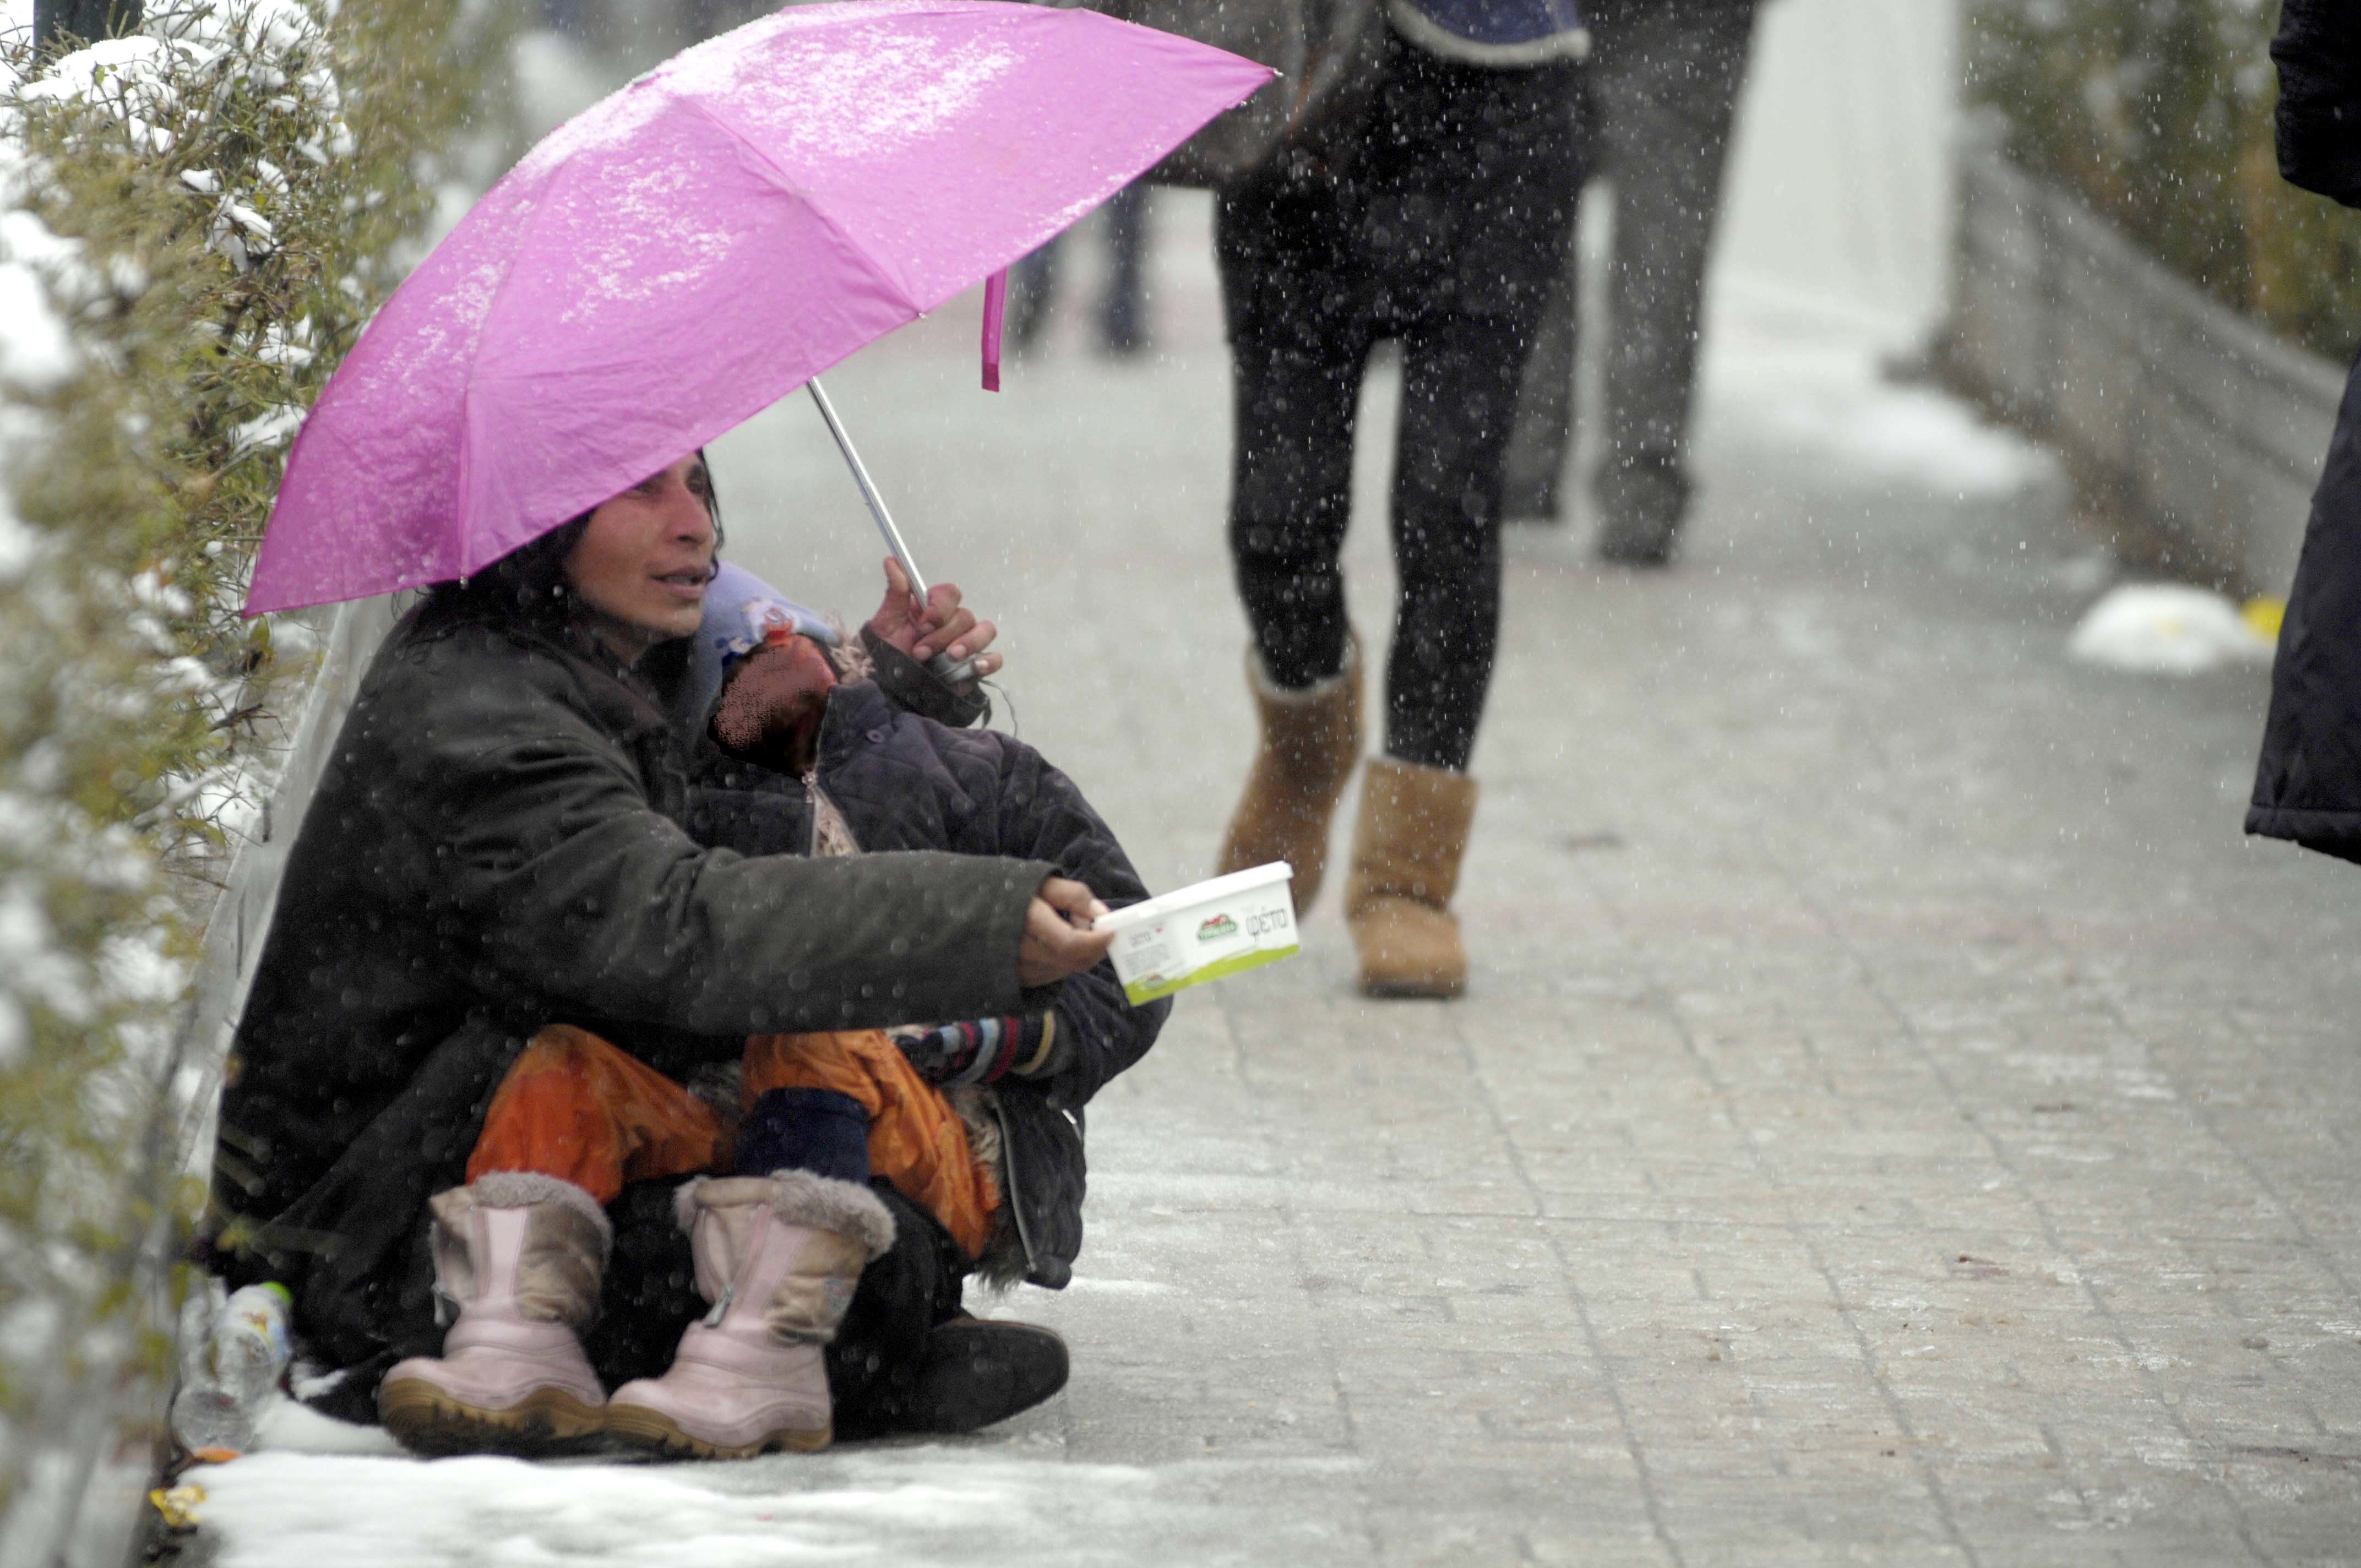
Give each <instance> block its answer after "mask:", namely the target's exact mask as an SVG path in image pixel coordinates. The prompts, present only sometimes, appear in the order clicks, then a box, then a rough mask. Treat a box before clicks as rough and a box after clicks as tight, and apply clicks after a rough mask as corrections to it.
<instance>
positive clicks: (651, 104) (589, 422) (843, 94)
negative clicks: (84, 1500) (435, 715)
mask: <svg viewBox="0 0 2361 1568" xmlns="http://www.w3.org/2000/svg"><path fill="white" fill-rule="evenodd" d="M1271 74H1272V73H1271V72H1270V71H1268V69H1266V68H1265V67H1263V66H1260V65H1257V64H1255V63H1253V62H1252V61H1249V60H1241V59H1239V58H1238V57H1237V56H1235V55H1232V54H1227V53H1224V52H1223V51H1222V50H1220V49H1211V48H1208V47H1207V46H1205V45H1202V44H1198V43H1194V42H1191V41H1190V40H1188V39H1184V38H1175V37H1173V36H1171V35H1170V34H1168V33H1160V32H1157V31H1154V30H1152V29H1149V28H1146V27H1133V26H1131V25H1129V24H1127V23H1123V22H1117V21H1115V20H1112V19H1111V18H1109V17H1106V16H1099V15H1097V14H1095V13H1093V12H1088V11H1068V10H1060V9H1054V8H1051V7H1047V6H1036V5H1017V4H1010V3H1008V0H862V3H856V4H848V5H814V6H806V7H795V8H790V9H788V10H786V11H783V12H781V13H779V14H778V15H776V16H768V17H764V18H763V19H762V20H760V21H757V22H753V23H751V24H749V25H748V26H746V27H741V28H739V29H737V30H736V31H735V32H731V33H728V34H725V35H723V36H722V37H720V38H714V39H712V40H711V41H709V42H708V43H705V44H701V45H699V46H698V47H697V48H695V49H689V50H687V51H686V52H685V53H683V54H680V55H678V56H676V57H675V58H674V59H673V60H669V61H667V62H666V63H665V64H664V65H662V66H660V67H658V68H657V69H656V70H654V71H651V72H649V73H648V74H647V75H645V76H642V77H641V78H640V79H639V80H638V81H636V82H632V83H631V85H630V86H628V87H626V88H624V89H623V90H622V91H621V92H620V93H615V94H614V95H613V96H611V97H609V98H608V99H606V100H605V101H603V102H602V103H599V104H597V105H595V106H594V107H592V108H590V109H588V111H586V112H584V113H583V114H581V115H577V116H576V117H575V118H574V119H573V120H571V121H568V122H567V123H566V125H564V126H560V127H559V128H558V129H557V130H556V131H555V132H553V133H552V134H551V135H550V136H549V137H547V138H546V139H545V140H544V141H543V142H542V143H541V145H540V146H538V147H536V148H533V151H532V152H531V153H529V154H527V155H526V157H525V158H524V159H523V160H522V162H520V163H519V164H518V165H517V167H516V168H515V169H514V170H511V171H510V173H509V174H508V176H507V177H506V178H505V179H503V180H501V181H500V183H499V184H498V185H495V186H494V187H493V188H492V189H491V191H490V192H489V193H488V194H487V195H486V196H485V197H484V199H483V200H482V201H480V202H478V203H477V204H476V206H475V208H474V210H473V211H471V212H470V213H469V214H467V217H466V218H465V219H463V220H462V221H461V222H460V224H459V225H458V227H457V228H456V229H454V230H453V231H452V232H451V234H450V236H448V237H447V238H445V240H444V241H443V243H442V244H441V245H440V246H438V247H435V249H434V254H432V255H431V256H429V257H428V258H426V260H425V261H424V262H423V263H422V264H421V265H420V266H419V268H418V269H417V270H416V271H415V272H413V273H412V275H411V276H410V277H409V279H407V280H405V281H404V282H403V283H402V285H401V287H400V288H399V289H397V290H395V291H394V293H393V297H392V298H391V299H390V300H388V301H387V302H386V305H385V309H384V310H383V311H382V312H380V313H379V315H378V318H377V319H376V320H375V321H374V322H372V323H370V325H369V327H368V331H367V332H365V333H364V334H362V335H361V339H360V341H359V342H358V343H357V345H355V346H354V348H353V351H352V353H351V354H350V355H349V356H346V360H345V363H344V364H343V365H342V366H341V367H338V369H337V371H336V374H335V376H334V377H333V378H330V380H329V383H328V385H327V387H326V389H324V391H323V392H322V393H321V396H320V400H319V401H318V403H317V404H316V405H315V406H314V407H313V411H312V413H311V416H310V417H309V418H308V419H307V420H306V421H305V422H304V425H303V429H302V433H300V434H299V435H298V436H297V437H296V440H295V444H294V447H293V450H292V451H291V452H290V454H289V455H288V460H287V472H286V476H285V477H284V478H283V479H282V480H281V481H280V488H279V496H278V499H277V502H276V504H275V505H274V506H273V508H272V510H271V516H270V524H269V529H268V531H267V532H266V533H265V535H264V537H263V542H262V548H261V551H260V553H259V554H258V557H257V559H256V561H255V567H254V580H253V585H252V587H251V588H250V590H249V591H248V593H247V602H246V609H247V614H249V615H259V614H263V613H265V612H268V611H270V610H280V609H295V608H297V607H300V606H303V605H313V604H327V603H333V602H335V601H337V600H340V599H350V598H364V597H366V596H368V595H371V594H379V593H386V592H389V591H390V590H392V589H395V588H401V587H416V586H418V585H420V584H423V583H432V582H440V581H443V580H445V579H447V578H451V577H458V576H467V575H469V574H471V573H474V572H477V571H479V570H481V569H482V568H483V567H484V566H486V565H489V564H490V563H492V562H493V561H496V560H498V559H499V558H500V557H501V556H502V555H505V554H508V553H509V552H510V551H511V550H513V549H515V548H516V547H517V546H518V545H520V544H523V543H527V542H529V541H531V540H533V539H535V538H537V537H539V536H540V535H541V534H543V533H545V532H548V531H549V530H550V529H552V528H555V527H556V526H557V525H558V524H560V523H562V522H564V521H566V520H567V519H568V518H572V517H577V516H579V515H580V514H581V513H582V512H584V511H586V510H588V509H589V508H591V507H593V506H596V505H597V504H598V502H600V501H602V500H605V499H607V498H608V497H609V496H612V495H615V494H616V493H618V492H619V491H621V490H623V489H626V488H629V487H630V486H631V485H634V484H636V483H638V482H639V481H640V480H641V479H642V478H643V477H646V476H647V475H648V474H650V473H652V472H653V471H654V470H656V469H657V468H660V467H662V466H664V464H666V463H669V462H672V461H673V460H675V458H677V457H679V456H680V455H681V454H683V453H685V452H688V451H691V450H694V449H695V448H697V447H698V446H701V445H703V444H705V443H706V442H707V441H708V440H710V439H712V438H713V437H714V436H716V435H719V434H720V433H722V432H723V431H726V430H728V429H730V427H731V426H733V425H735V424H738V423H740V422H742V421H743V420H745V419H747V418H748V417H749V416H751V415H752V414H754V413H756V412H757V411H761V410H762V409H763V408H765V407H767V406H769V405H770V404H771V403H773V402H775V401H776V400H778V399H780V398H781V397H784V396H785V394H786V393H788V392H790V391H792V390H794V389H795V388H796V387H797V386H799V385H801V384H802V383H803V382H805V381H806V380H807V379H809V378H811V377H813V376H815V375H817V374H818V372H819V371H821V370H824V369H826V368H827V367H829V366H830V365H833V364H835V363H836V362H837V361H838V360H840V359H841V358H843V357H844V356H847V355H849V354H851V353H852V352H853V351H854V350H856V349H858V348H860V347H861V346H862V345H863V344H866V343H869V342H871V341H872V340H873V339H875V338H877V337H879V336H882V335H883V334H885V333H888V332H891V331H892V330H893V329H894V328H895V327H897V326H900V325H902V324H904V323H906V322H909V321H911V320H913V319H915V318H916V317H917V316H918V315H919V314H920V313H924V312H926V311H928V310H931V309H932V308H934V307H935V306H936V305H939V304H940V303H942V302H944V301H946V300H948V299H950V297H951V296H952V295H954V294H957V293H958V292H960V291H961V290H963V289H966V288H968V287H970V286H971V285H972V284H973V283H974V282H975V281H976V280H978V279H981V278H983V277H984V276H986V275H987V274H990V273H992V272H994V271H996V270H998V269H1001V268H1003V267H1005V266H1006V265H1007V264H1008V263H1009V262H1011V261H1013V260H1015V259H1016V258H1017V257H1019V256H1022V255H1024V254H1025V253H1026V252H1027V251H1029V250H1031V249H1033V248H1034V247H1037V246H1038V245H1039V244H1040V243H1041V242H1042V241H1044V240H1045V239H1047V238H1049V236H1051V235H1053V234H1056V233H1057V232H1058V231H1059V230H1060V229H1062V228H1064V227H1066V226H1067V225H1070V224H1071V223H1072V222H1073V221H1074V220H1075V219H1077V218H1079V217H1081V216H1082V214H1084V213H1087V212H1088V211H1090V210H1091V208H1093V206H1095V205H1097V204H1098V203H1100V202H1103V201H1104V200H1105V199H1106V198H1107V197H1108V196H1110V195H1112V194H1114V193H1115V192H1116V191H1118V190H1120V189H1121V188H1122V187H1123V186H1124V185H1125V184H1126V183H1128V182H1129V181H1131V180H1132V179H1134V178H1135V177H1136V176H1137V175H1138V174H1139V173H1140V172H1141V171H1143V170H1146V169H1148V167H1150V166H1151V165H1153V164H1154V163H1155V162H1156V161H1157V160H1158V159H1160V158H1162V157H1163V156H1164V155H1165V154H1166V153H1167V152H1170V150H1171V149H1172V148H1175V147H1177V146H1179V145H1180V143H1181V142H1182V141H1184V140H1186V139H1187V138H1188V137H1189V136H1190V135H1191V134H1192V133H1193V132H1195V131H1196V130H1197V129H1198V128H1199V127H1200V126H1202V125H1203V124H1204V123H1205V122H1206V121H1208V120H1210V119H1211V118H1213V115H1217V114H1219V113H1220V112H1222V111H1223V110H1224V109H1226V108H1228V107H1230V106H1231V105H1233V104H1237V103H1240V102H1242V101H1243V100H1244V99H1246V97H1247V96H1248V95H1249V94H1251V93H1253V92H1254V91H1255V89H1256V88H1257V87H1259V86H1261V85H1262V84H1263V83H1264V82H1267V81H1268V80H1269V79H1270V76H1271Z"/></svg>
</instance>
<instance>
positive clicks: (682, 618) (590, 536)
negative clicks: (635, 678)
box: [566, 453, 714, 652]
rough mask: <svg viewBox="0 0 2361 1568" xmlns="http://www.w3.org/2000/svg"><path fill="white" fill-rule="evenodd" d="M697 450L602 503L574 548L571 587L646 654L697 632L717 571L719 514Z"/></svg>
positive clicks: (568, 571)
mask: <svg viewBox="0 0 2361 1568" xmlns="http://www.w3.org/2000/svg"><path fill="white" fill-rule="evenodd" d="M710 491H711V485H710V482H709V481H708V478H707V477H706V472H705V459H704V458H703V457H701V456H699V455H696V454H693V453H692V454H691V455H688V456H686V457H684V458H682V459H681V460H680V461H679V462H677V463H675V464H673V465H672V466H670V467H668V468H664V469H660V470H659V471H657V472H656V473H653V474H651V475H649V476H648V477H646V478H644V479H642V480H641V481H640V482H639V483H638V484H636V485H633V486H632V487H631V488H630V489H628V490H625V491H624V492H623V493H622V494H621V495H620V496H616V497H614V498H612V499H609V500H607V501H605V502H603V503H601V504H600V506H599V507H598V510H596V511H594V512H592V513H591V514H590V521H589V524H588V526H587V527H586V528H584V529H583V531H582V538H581V540H580V541H579V542H578V543H576V545H575V546H574V550H573V553H572V554H569V555H567V556H566V587H569V588H571V589H572V590H573V591H574V594H575V597H576V598H578V599H579V600H580V601H581V602H582V603H583V604H584V605H585V606H586V607H588V609H591V610H592V611H594V612H596V614H597V615H598V617H599V619H600V620H604V621H606V622H608V623H609V627H610V628H611V629H612V630H617V631H620V632H622V633H624V634H625V640H626V641H634V640H635V641H637V642H638V643H639V644H640V647H639V650H638V651H641V652H643V651H644V650H645V649H646V648H648V647H652V646H653V645H654V644H655V643H658V642H663V641H669V640H671V639H672V638H675V637H687V636H691V635H693V634H694V633H695V632H696V630H697V622H698V621H699V620H701V619H702V618H703V616H704V613H705V585H706V583H707V581H708V579H710V578H711V577H712V576H713V543H714V540H713V514H712V513H711V512H710V511H708V510H706V498H707V496H708V494H709V493H710Z"/></svg>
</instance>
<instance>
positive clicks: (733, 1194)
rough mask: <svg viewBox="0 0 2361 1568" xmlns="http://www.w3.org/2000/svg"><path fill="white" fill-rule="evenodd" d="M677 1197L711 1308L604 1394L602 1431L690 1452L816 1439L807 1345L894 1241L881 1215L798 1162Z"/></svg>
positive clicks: (712, 1455) (716, 1453) (715, 1454)
mask: <svg viewBox="0 0 2361 1568" xmlns="http://www.w3.org/2000/svg"><path fill="white" fill-rule="evenodd" d="M677 1201H678V1204H679V1207H678V1211H677V1212H678V1214H679V1217H680V1225H681V1229H683V1230H685V1231H686V1232H687V1233H688V1237H689V1248H690V1251H691V1253H692V1255H694V1256H695V1258H696V1260H697V1293H698V1294H699V1295H701V1296H703V1297H704V1298H705V1299H707V1300H708V1301H710V1302H711V1303H713V1310H712V1311H710V1312H708V1313H707V1314H706V1315H705V1318H704V1321H701V1322H695V1323H691V1324H689V1326H688V1332H686V1333H684V1334H682V1335H681V1336H680V1349H679V1350H677V1351H675V1353H674V1354H673V1361H672V1370H671V1371H669V1372H667V1373H665V1374H664V1376H661V1377H643V1378H641V1379H640V1380H639V1381H638V1382H635V1383H626V1384H624V1385H623V1386H622V1387H620V1388H618V1389H616V1390H615V1397H614V1398H612V1399H610V1400H609V1401H608V1402H607V1431H609V1434H610V1435H612V1436H614V1437H617V1438H620V1439H621V1440H622V1441H624V1442H631V1443H635V1444H638V1445H639V1446H641V1447H642V1448H653V1449H655V1450H658V1451H659V1452H662V1453H680V1454H693V1455H695V1456H697V1457H698V1458H701V1459H749V1458H752V1456H753V1455H755V1454H757V1453H763V1451H764V1450H766V1449H773V1448H785V1449H793V1450H797V1451H803V1452H808V1451H810V1450H813V1449H819V1448H826V1447H827V1446H828V1444H829V1439H830V1438H831V1437H833V1436H834V1426H833V1422H832V1420H831V1418H832V1414H833V1409H832V1407H831V1406H830V1404H829V1394H828V1368H827V1367H826V1366H825V1365H822V1363H821V1360H820V1350H821V1347H822V1346H824V1345H826V1344H827V1343H828V1342H829V1340H831V1339H833V1338H835V1337H836V1326H837V1324H838V1323H840V1322H841V1321H843V1319H844V1311H845V1309H846V1308H847V1307H849V1306H851V1304H852V1292H853V1288H854V1287H855V1286H856V1285H858V1284H859V1283H860V1280H861V1271H862V1269H864V1268H866V1267H867V1266H869V1262H870V1260H871V1259H872V1258H873V1257H876V1256H877V1255H879V1254H881V1253H883V1252H884V1251H885V1249H886V1248H888V1247H890V1246H892V1245H894V1216H893V1214H892V1213H891V1212H888V1211H887V1209H886V1207H885V1205H884V1203H882V1202H880V1201H878V1198H877V1194H875V1193H874V1192H872V1191H870V1190H869V1189H868V1188H866V1187H861V1186H856V1185H855V1184H853V1183H852V1182H850V1181H838V1180H834V1179H830V1178H829V1177H825V1176H815V1175H814V1174H812V1173H811V1172H810V1171H807V1170H782V1171H778V1172H776V1173H774V1174H773V1175H770V1176H730V1177H709V1178H705V1179H699V1180H697V1181H692V1182H690V1183H688V1184H687V1185H686V1186H685V1187H683V1188H682V1189H681V1190H680V1196H679V1199H678V1200H677Z"/></svg>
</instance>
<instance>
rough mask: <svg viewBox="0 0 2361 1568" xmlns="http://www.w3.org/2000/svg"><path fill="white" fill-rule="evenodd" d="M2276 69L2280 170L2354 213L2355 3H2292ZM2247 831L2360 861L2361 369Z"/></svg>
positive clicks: (2274, 695)
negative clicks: (2351, 208) (2288, 840)
mask: <svg viewBox="0 0 2361 1568" xmlns="http://www.w3.org/2000/svg"><path fill="white" fill-rule="evenodd" d="M2271 58H2272V59H2273V60H2277V61H2278V62H2279V172H2280V173H2281V174H2282V175H2283V176H2285V177H2286V178H2287V180H2288V181H2290V182H2291V183H2293V184H2296V185H2300V186H2301V187H2303V189H2305V190H2307V191H2312V192H2318V193H2319V194H2321V195H2323V196H2327V197H2330V198H2333V199H2334V200H2335V201H2337V202H2340V203H2344V204H2345V206H2348V207H2361V12H2356V10H2355V8H2354V6H2353V4H2352V0H2287V3H2286V6H2285V8H2284V9H2283V10H2282V11H2281V12H2280V13H2279V37H2278V38H2276V39H2275V40H2274V41H2273V42H2272V44H2271ZM2246 831H2247V832H2249V833H2259V834H2263V835H2265V836H2267V837H2268V838H2273V839H2293V840H2295V842H2297V843H2299V844H2301V845H2302V846H2303V847H2304V848H2306V849H2308V850H2319V851H2321V852H2322V853H2323V854H2328V855H2335V856H2337V857H2339V858H2340V859H2343V860H2348V861H2361V360H2356V363H2355V366H2354V370H2353V377H2352V379H2351V380H2350V381H2349V382H2348V383H2347V384H2346V386H2345V406H2344V407H2343V408H2342V409H2340V410H2339V411H2337V415H2336V430H2335V433H2334V435H2332V436H2331V437H2330V438H2329V444H2328V462H2327V466H2326V467H2325V468H2324V470H2323V472H2322V474H2321V477H2320V488H2319V489H2318V491H2316V492H2315V493H2314V495H2313V497H2312V521H2311V523H2310V525H2309V526H2308V527H2307V528H2306V529H2305V530H2304V536H2303V554H2302V556H2301V559H2299V560H2298V562H2297V564H2296V569H2295V586H2294V587H2292V588H2290V590H2289V592H2288V608H2287V620H2286V622H2285V624H2284V625H2283V626H2282V627H2281V628H2280V630H2279V659H2278V662H2277V663H2276V664H2275V665H2274V666H2273V667H2272V670H2271V713H2270V719H2269V722H2268V725H2267V726H2266V727H2265V729H2264V730H2263V749H2262V758H2261V761H2260V762H2259V764H2258V765H2257V769H2256V773H2255V795H2254V801H2253V804H2252V805H2251V806H2248V807H2247V811H2246Z"/></svg>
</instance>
